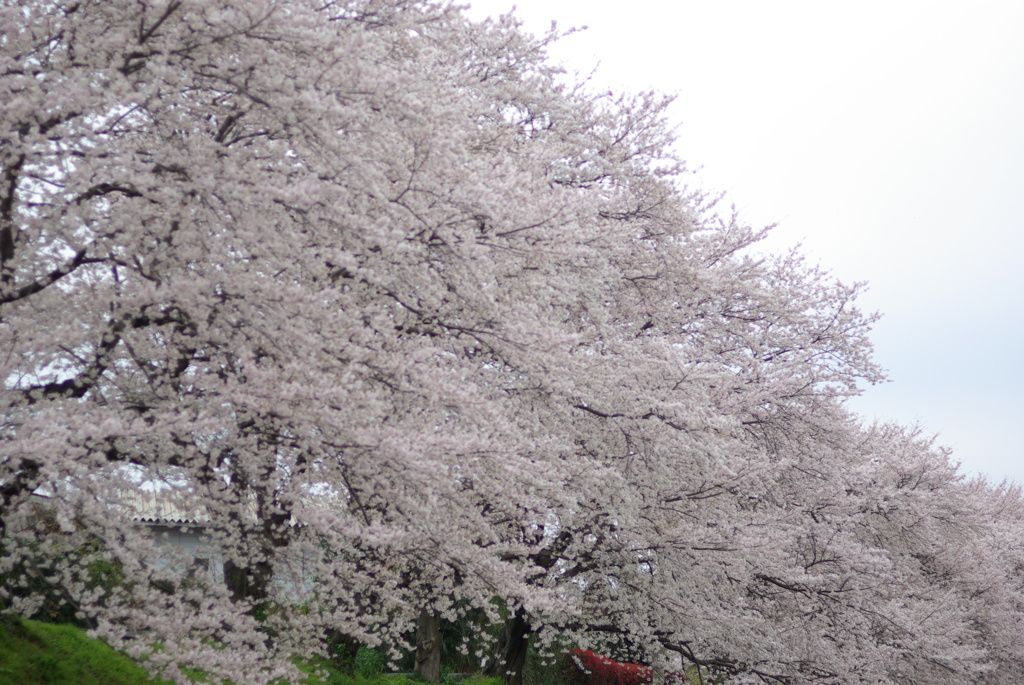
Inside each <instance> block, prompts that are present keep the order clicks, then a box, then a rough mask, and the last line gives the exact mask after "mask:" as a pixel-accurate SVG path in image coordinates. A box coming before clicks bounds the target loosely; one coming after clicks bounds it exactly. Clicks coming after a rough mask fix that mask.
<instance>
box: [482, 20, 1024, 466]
mask: <svg viewBox="0 0 1024 685" xmlns="http://www.w3.org/2000/svg"><path fill="white" fill-rule="evenodd" d="M468 1H472V4H473V7H472V9H471V10H470V15H471V16H473V17H474V18H478V19H479V18H483V17H485V16H488V15H494V14H498V13H503V12H505V11H508V10H509V9H510V8H511V7H512V4H513V0H468ZM517 5H518V8H517V11H516V13H517V15H519V16H520V17H521V18H522V19H523V20H524V21H525V23H526V28H527V29H529V30H531V31H533V32H534V33H540V32H542V31H544V30H545V29H546V28H547V27H548V26H550V23H551V21H552V20H556V21H557V22H558V25H559V27H564V28H569V27H571V26H584V25H586V26H588V29H587V30H586V31H584V32H582V33H578V34H575V35H573V36H570V37H568V38H565V39H563V41H561V43H560V44H558V45H556V46H555V47H554V48H553V49H552V50H551V54H552V55H553V56H554V57H555V59H557V60H559V61H561V62H562V63H563V64H565V65H566V66H567V67H569V68H570V69H575V70H577V71H580V72H584V73H589V72H590V71H591V70H592V69H593V68H594V67H595V65H598V63H599V64H600V65H599V66H598V70H597V72H596V76H595V81H596V82H597V83H598V84H600V85H602V86H606V87H612V88H615V89H617V90H621V89H628V90H631V91H636V90H646V89H655V90H658V91H661V92H666V93H671V94H675V95H677V96H678V100H677V101H676V103H675V104H674V106H673V109H672V118H673V120H674V121H675V123H676V124H678V126H679V128H678V132H679V143H678V149H679V152H680V154H681V155H682V156H683V158H685V159H686V160H687V161H688V163H689V166H690V167H691V168H692V169H699V173H698V175H697V182H698V183H699V184H700V185H701V186H702V187H703V188H704V189H706V190H711V191H715V192H718V191H725V192H726V193H727V198H726V202H729V203H733V204H735V205H736V207H737V208H738V209H739V211H740V213H741V217H742V218H743V219H744V220H745V221H746V222H747V223H750V224H753V225H757V226H760V225H765V224H770V223H778V224H779V226H778V228H777V229H776V231H775V234H774V236H773V238H772V239H771V240H772V244H773V246H778V249H784V248H785V247H786V246H789V245H793V244H795V243H798V242H801V243H802V244H803V246H804V250H805V252H806V253H808V254H809V255H810V256H811V257H812V258H813V259H814V260H816V261H818V262H820V263H821V264H822V265H823V266H825V267H827V268H829V269H830V270H831V271H832V272H833V273H835V274H836V275H837V276H838V277H839V278H840V279H841V280H843V281H846V282H852V281H868V282H869V284H870V290H869V291H868V293H867V294H866V295H865V296H864V297H863V299H862V300H861V306H862V308H863V309H866V310H869V311H881V312H882V313H883V314H884V318H883V319H882V321H881V322H880V323H879V324H878V325H877V326H876V328H875V332H874V336H873V339H874V342H875V352H876V358H877V359H878V360H879V362H880V363H881V364H883V365H884V366H885V367H886V368H887V369H888V371H889V375H890V377H891V379H892V381H891V382H890V383H888V384H885V385H883V386H878V387H874V388H868V389H867V391H866V393H865V394H864V396H862V397H859V398H857V399H856V400H854V401H853V405H852V406H853V407H854V409H856V410H857V411H859V412H860V413H861V414H863V415H865V416H867V417H869V418H871V417H878V418H881V419H895V420H898V421H900V422H902V423H911V424H912V423H915V422H916V423H920V424H921V426H922V427H923V428H924V429H925V430H926V431H928V432H929V433H938V434H939V442H940V443H942V444H945V445H948V446H949V447H951V448H953V449H954V456H955V458H957V459H958V460H960V461H961V462H962V464H963V468H964V470H965V471H966V472H969V473H983V474H986V475H988V476H989V477H991V478H992V479H995V480H1001V479H1003V478H1004V477H1009V478H1013V479H1014V480H1016V481H1018V482H1021V483H1024V442H1022V440H1021V435H1022V433H1024V387H1022V386H1024V360H1022V355H1024V302H1022V301H1021V296H1022V295H1024V39H1022V36H1024V2H1019V1H1017V0H1011V1H1004V2H995V1H991V0H972V2H970V3H966V2H919V1H916V0H915V1H904V0H886V1H884V2H878V1H875V0H868V1H864V0H861V1H859V2H856V3H848V2H844V3H839V2H826V1H825V0H806V1H796V0H673V1H668V0H661V1H655V0H632V1H631V2H623V1H622V0H615V1H614V2H613V1H611V0H599V1H596V2H595V1H591V2H584V1H582V0H518V3H517Z"/></svg>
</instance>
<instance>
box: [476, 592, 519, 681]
mask: <svg viewBox="0 0 1024 685" xmlns="http://www.w3.org/2000/svg"><path fill="white" fill-rule="evenodd" d="M529 644H530V622H529V621H528V620H527V619H526V612H525V611H523V610H522V609H517V610H516V613H515V615H514V616H513V617H512V618H511V620H509V622H508V623H507V624H506V625H505V629H504V630H503V631H502V633H501V638H500V639H499V640H498V644H497V645H496V648H495V655H494V659H492V660H491V663H490V665H489V666H488V667H487V670H486V672H485V675H488V676H491V677H499V678H504V679H505V682H506V683H508V685H523V668H524V667H525V666H526V649H527V647H529Z"/></svg>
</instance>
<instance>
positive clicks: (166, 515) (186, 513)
mask: <svg viewBox="0 0 1024 685" xmlns="http://www.w3.org/2000/svg"><path fill="white" fill-rule="evenodd" d="M117 499H118V502H119V504H120V505H121V506H123V507H125V508H126V509H127V512H126V513H127V514H128V515H129V516H130V517H131V518H132V519H133V520H135V521H144V522H146V523H183V524H194V525H205V524H207V523H209V522H210V515H209V513H208V512H207V511H206V507H204V506H203V505H202V503H201V502H200V501H199V499H198V497H196V496H195V494H193V493H191V492H189V491H187V490H178V489H173V490H131V491H128V490H123V491H121V492H120V493H118V498H117Z"/></svg>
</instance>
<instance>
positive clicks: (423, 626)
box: [413, 609, 441, 683]
mask: <svg viewBox="0 0 1024 685" xmlns="http://www.w3.org/2000/svg"><path fill="white" fill-rule="evenodd" d="M413 673H414V674H415V675H418V676H419V677H421V678H423V679H424V680H426V681H427V682H428V683H437V682H440V681H441V614H439V613H437V612H436V611H427V610H426V609H424V610H423V611H421V612H420V615H419V617H418V618H417V619H416V665H415V666H414V667H413Z"/></svg>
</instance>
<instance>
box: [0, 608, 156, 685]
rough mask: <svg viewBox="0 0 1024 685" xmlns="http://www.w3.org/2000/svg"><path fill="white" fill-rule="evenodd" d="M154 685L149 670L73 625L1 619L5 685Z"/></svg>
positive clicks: (0, 674) (0, 671)
mask: <svg viewBox="0 0 1024 685" xmlns="http://www.w3.org/2000/svg"><path fill="white" fill-rule="evenodd" d="M37 684H38V685H153V684H154V681H153V680H151V679H150V678H149V677H148V676H147V675H146V671H145V669H143V668H142V667H141V666H139V665H138V664H137V663H135V662H134V661H132V660H131V659H130V658H128V657H127V656H125V655H124V654H121V653H120V652H116V651H114V650H113V649H111V648H110V647H108V646H107V645H105V644H103V643H102V642H100V641H98V640H91V639H89V638H88V637H86V636H85V632H84V631H82V630H80V629H78V628H75V627H74V626H68V625H54V624H51V623H39V622H37V621H25V620H22V621H18V620H17V619H14V618H11V617H6V616H5V617H0V685H37Z"/></svg>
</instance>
